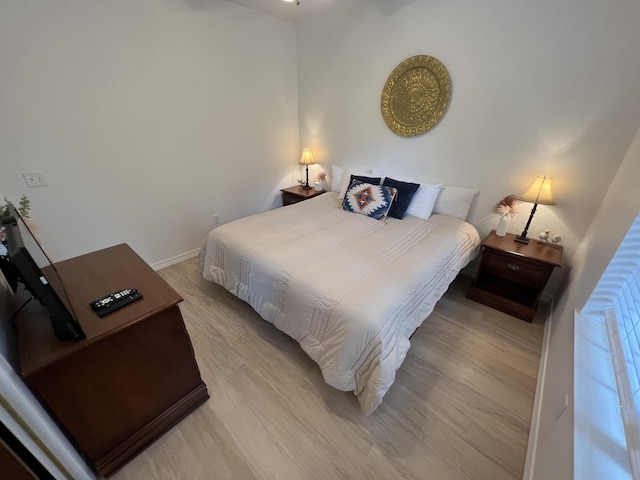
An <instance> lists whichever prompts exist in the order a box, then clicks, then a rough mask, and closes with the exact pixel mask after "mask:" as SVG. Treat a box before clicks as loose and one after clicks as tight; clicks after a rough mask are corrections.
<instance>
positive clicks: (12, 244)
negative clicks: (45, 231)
mask: <svg viewBox="0 0 640 480" xmlns="http://www.w3.org/2000/svg"><path fill="white" fill-rule="evenodd" d="M0 229H1V236H2V247H0V257H1V259H0V268H1V269H2V273H3V274H4V276H5V278H6V279H7V283H8V284H9V286H10V287H11V289H12V290H13V291H14V292H16V291H17V287H18V284H19V283H20V284H22V285H24V288H25V289H26V290H27V291H29V292H30V293H31V295H32V297H33V298H35V299H36V300H37V301H39V302H40V303H41V304H42V306H44V307H45V309H46V310H47V312H48V313H49V319H50V320H51V326H52V327H53V332H54V333H55V335H56V337H58V339H60V340H82V339H83V338H85V335H84V333H83V331H82V329H81V328H80V324H79V323H78V321H77V320H76V318H75V317H74V315H73V314H72V313H71V311H70V309H69V308H67V304H65V303H64V302H63V301H62V299H61V298H60V296H59V295H58V293H57V292H56V290H55V289H54V288H53V287H52V286H51V283H50V281H49V279H48V278H47V276H46V275H45V274H44V273H43V271H42V268H45V267H46V270H47V271H48V272H51V275H57V272H56V270H55V265H53V264H52V263H51V262H50V261H49V258H48V257H47V255H46V254H45V253H44V250H42V248H41V247H40V243H39V242H38V241H37V239H36V238H35V236H34V235H33V233H32V232H31V230H30V229H29V227H28V226H27V225H26V224H25V222H24V220H23V219H22V217H21V216H20V214H19V213H18V211H17V210H16V209H15V207H14V206H13V204H11V203H8V204H7V206H6V209H5V212H4V214H3V215H2V218H1V219H0ZM25 242H27V243H28V244H29V248H27V246H26V245H25ZM32 252H33V253H34V255H35V256H36V258H39V260H40V261H39V263H38V262H36V260H35V259H34V256H32ZM41 267H42V268H41ZM56 283H57V284H59V285H63V284H62V282H61V281H60V279H59V278H56Z"/></svg>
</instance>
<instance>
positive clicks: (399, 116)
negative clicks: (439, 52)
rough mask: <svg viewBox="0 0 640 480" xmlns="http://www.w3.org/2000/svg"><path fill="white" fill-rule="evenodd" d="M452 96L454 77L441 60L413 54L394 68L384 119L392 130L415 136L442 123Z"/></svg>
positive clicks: (384, 96) (386, 93)
mask: <svg viewBox="0 0 640 480" xmlns="http://www.w3.org/2000/svg"><path fill="white" fill-rule="evenodd" d="M450 96H451V78H449V72H447V69H446V68H445V66H444V65H443V64H442V63H440V61H439V60H437V59H435V58H433V57H430V56H428V55H416V56H415V57H409V58H407V59H406V60H404V61H403V62H401V63H400V64H399V65H398V66H397V67H396V68H394V69H393V72H391V75H389V78H388V79H387V83H385V85H384V88H383V89H382V98H381V100H380V106H381V109H382V118H384V121H385V123H386V124H387V126H388V127H389V128H390V129H391V131H392V132H394V133H396V134H398V135H400V136H402V137H414V136H416V135H420V134H421V133H424V132H426V131H427V130H429V129H430V128H432V127H433V126H434V125H435V124H436V123H438V120H440V118H441V117H442V115H444V112H445V110H446V109H447V106H448V105H449V97H450Z"/></svg>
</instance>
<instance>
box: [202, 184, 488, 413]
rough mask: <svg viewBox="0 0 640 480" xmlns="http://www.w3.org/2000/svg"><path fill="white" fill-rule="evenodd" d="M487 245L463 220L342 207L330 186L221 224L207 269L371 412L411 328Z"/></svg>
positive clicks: (207, 251)
mask: <svg viewBox="0 0 640 480" xmlns="http://www.w3.org/2000/svg"><path fill="white" fill-rule="evenodd" d="M479 245H480V239H479V236H478V232H477V231H476V230H475V228H474V227H473V226H472V225H470V224H469V223H466V222H463V221H461V220H458V219H455V218H451V217H445V216H441V215H432V216H431V217H430V218H429V220H423V219H420V218H418V217H413V216H410V215H407V216H406V217H405V218H404V219H402V220H397V219H393V218H390V219H388V220H387V221H386V222H382V221H377V220H373V219H371V218H368V217H365V216H363V215H358V214H355V213H349V212H346V211H344V210H342V209H341V208H340V207H339V206H338V205H337V203H336V200H335V194H331V193H329V194H325V195H321V196H319V197H316V198H313V199H311V200H307V201H304V202H300V203H297V204H294V205H290V206H287V207H283V208H278V209H275V210H271V211H268V212H264V213H260V214H257V215H252V216H249V217H246V218H242V219H240V220H236V221H233V222H230V223H227V224H224V225H221V226H219V227H217V228H215V229H214V230H212V231H211V232H210V233H209V234H208V236H207V237H206V239H205V242H204V244H203V246H202V249H201V251H200V272H201V274H202V275H203V277H204V278H206V279H207V280H211V281H213V282H216V283H218V284H220V285H222V286H223V287H224V288H226V289H227V290H229V291H230V292H232V293H233V294H235V295H236V296H237V297H239V298H241V299H242V300H244V301H246V302H247V303H249V304H250V305H251V306H252V307H253V308H254V309H255V310H256V312H258V313H259V314H260V316H262V318H264V319H265V320H267V321H269V322H271V323H273V324H274V325H275V326H276V327H277V328H279V329H280V330H282V331H283V332H285V333H286V334H287V335H289V336H291V337H292V338H294V339H295V340H297V341H298V342H299V343H300V345H301V346H302V348H303V349H304V351H305V352H306V353H307V354H308V355H309V356H310V357H311V358H312V359H313V360H314V361H315V362H316V363H317V364H318V365H319V366H320V368H321V370H322V374H323V376H324V380H325V381H326V382H327V383H328V384H329V385H332V386H333V387H335V388H337V389H340V390H344V391H354V393H355V394H356V395H357V396H358V399H359V401H360V404H361V406H362V410H363V411H364V412H365V413H366V414H367V415H368V414H370V413H372V412H373V411H374V410H375V409H376V408H377V406H378V405H379V404H380V402H381V401H382V397H383V396H384V394H385V393H386V392H387V390H388V389H389V387H390V386H391V384H392V383H393V381H394V378H395V372H396V370H397V369H398V368H399V367H400V365H401V364H402V362H403V361H404V358H405V356H406V353H407V350H408V349H409V346H410V343H409V337H410V336H411V334H412V333H413V332H414V331H415V329H416V328H418V327H419V326H420V324H421V323H422V322H423V320H424V319H425V318H426V317H427V316H428V315H429V314H430V313H431V311H432V310H433V307H434V306H435V304H436V302H437V301H438V299H439V298H440V297H441V296H442V295H443V294H444V292H445V291H446V289H447V287H448V286H449V284H450V283H451V281H452V280H453V279H454V278H455V276H456V275H457V274H458V272H459V271H460V269H461V268H463V267H464V266H465V265H466V264H467V263H468V262H469V261H470V260H471V259H473V258H474V257H475V256H476V254H477V252H478V249H479Z"/></svg>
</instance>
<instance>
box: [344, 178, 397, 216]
mask: <svg viewBox="0 0 640 480" xmlns="http://www.w3.org/2000/svg"><path fill="white" fill-rule="evenodd" d="M396 194H397V190H396V189H395V188H393V187H386V186H384V185H372V184H370V183H363V182H359V181H358V180H354V181H353V182H351V186H350V187H349V189H348V190H347V193H345V195H344V200H343V201H342V208H343V209H344V210H347V211H349V212H353V213H359V214H361V215H366V216H367V217H371V218H375V219H376V220H385V219H386V218H387V215H388V214H389V209H390V208H391V204H392V203H393V199H394V198H395V197H396Z"/></svg>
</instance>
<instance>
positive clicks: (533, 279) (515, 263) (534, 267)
mask: <svg viewBox="0 0 640 480" xmlns="http://www.w3.org/2000/svg"><path fill="white" fill-rule="evenodd" d="M481 268H482V271H483V272H484V273H485V274H486V275H494V276H497V277H501V278H504V279H506V280H509V281H512V282H515V283H520V284H524V285H528V286H532V287H544V285H545V284H546V283H547V280H548V279H549V276H550V275H551V272H552V271H553V268H550V267H547V266H544V265H538V264H536V263H532V262H530V261H528V260H526V259H520V258H518V257H514V256H513V255H505V254H503V253H500V252H494V251H492V250H486V251H485V252H484V255H483V256H482V267H481Z"/></svg>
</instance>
